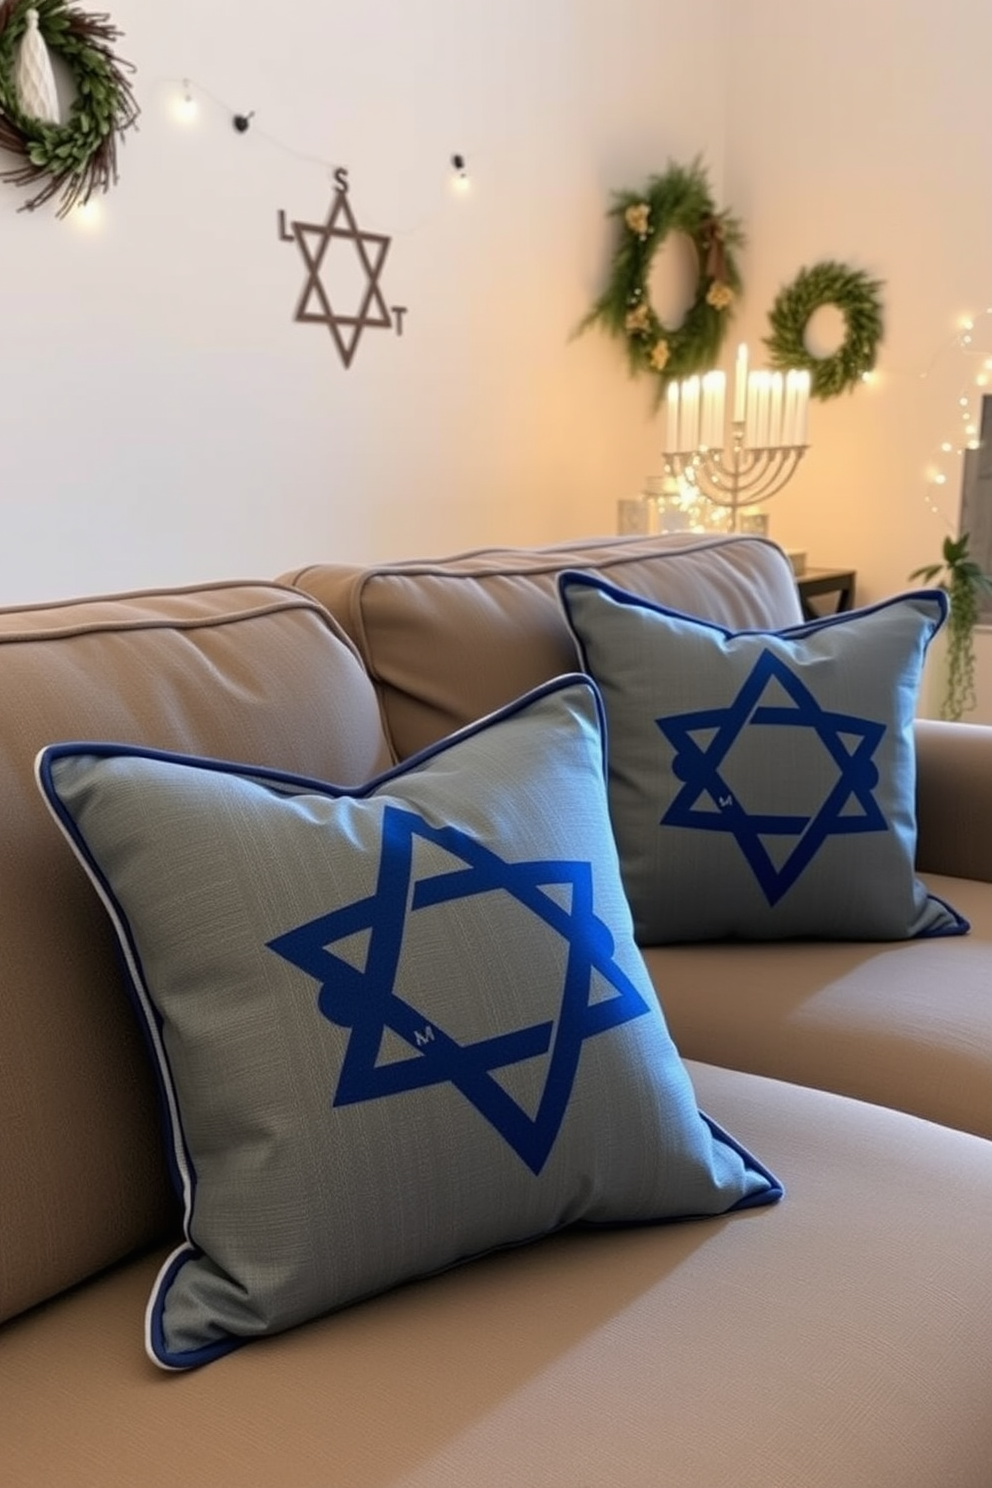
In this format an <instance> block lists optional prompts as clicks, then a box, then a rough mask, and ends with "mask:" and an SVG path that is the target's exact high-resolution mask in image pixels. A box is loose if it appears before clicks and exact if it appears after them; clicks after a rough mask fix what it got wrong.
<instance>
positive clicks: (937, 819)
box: [915, 718, 992, 883]
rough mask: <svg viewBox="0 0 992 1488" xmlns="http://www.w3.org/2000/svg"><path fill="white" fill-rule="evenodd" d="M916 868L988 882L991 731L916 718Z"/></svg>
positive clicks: (991, 860) (991, 870)
mask: <svg viewBox="0 0 992 1488" xmlns="http://www.w3.org/2000/svg"><path fill="white" fill-rule="evenodd" d="M915 732H916V772H917V773H916V810H917V826H918V838H917V851H916V865H917V868H918V869H919V870H920V872H922V873H946V874H949V875H951V876H952V877H954V878H974V879H980V880H982V881H984V882H985V883H992V727H988V726H986V725H985V724H977V723H942V722H939V721H937V720H936V719H929V718H926V719H924V718H919V719H917V720H916V724H915Z"/></svg>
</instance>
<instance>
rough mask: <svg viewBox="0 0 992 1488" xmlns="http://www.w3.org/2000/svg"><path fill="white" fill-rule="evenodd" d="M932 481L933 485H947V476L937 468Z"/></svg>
mask: <svg viewBox="0 0 992 1488" xmlns="http://www.w3.org/2000/svg"><path fill="white" fill-rule="evenodd" d="M933 483H934V485H935V486H946V485H947V476H946V475H945V474H944V472H943V471H942V470H938V472H937V474H936V475H935V476H934V478H933Z"/></svg>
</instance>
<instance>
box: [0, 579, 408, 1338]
mask: <svg viewBox="0 0 992 1488" xmlns="http://www.w3.org/2000/svg"><path fill="white" fill-rule="evenodd" d="M0 696H2V697H3V708H2V709H0V799H2V801H3V829H2V833H0V1215H2V1242H0V1321H2V1320H3V1319H4V1318H7V1317H10V1316H12V1315H13V1314H14V1313H17V1312H19V1311H22V1310H23V1309H25V1308H27V1307H29V1306H31V1305H32V1304H33V1303H36V1302H38V1301H40V1300H42V1299H44V1298H46V1297H49V1296H52V1295H53V1294H55V1293H56V1292H58V1291H60V1290H61V1289H63V1288H64V1287H67V1286H70V1285H72V1284H73V1283H74V1282H77V1281H79V1280H81V1279H82V1278H83V1277H85V1276H87V1275H89V1274H91V1273H93V1272H95V1271H97V1270H99V1269H101V1268H102V1267H104V1266H106V1265H108V1264H110V1263H111V1262H113V1261H115V1260H117V1259H118V1258H119V1257H121V1256H123V1255H125V1254H127V1253H128V1252H130V1251H131V1250H133V1249H134V1248H136V1247H137V1246H139V1245H142V1244H144V1243H146V1242H148V1241H150V1240H152V1239H153V1238H155V1237H156V1236H158V1235H160V1234H161V1233H162V1231H163V1229H164V1228H165V1227H166V1225H167V1224H168V1223H169V1222H170V1220H175V1218H176V1215H177V1213H178V1210H177V1209H176V1208H174V1205H173V1199H172V1190H171V1184H170V1182H169V1179H168V1177H167V1175H166V1168H165V1163H164V1160H163V1157H162V1151H163V1147H162V1139H161V1135H160V1131H159V1116H158V1109H157V1100H156V1096H155V1089H154V1079H153V1075H152V1066H151V1063H150V1061H149V1060H148V1059H147V1057H146V1054H145V1050H144V1047H143V1045H142V1040H141V1035H140V1034H139V1033H138V1031H137V1023H136V1021H135V1019H134V1016H133V1013H132V1011H131V1008H130V1005H129V1002H128V998H127V996H126V994H125V990H124V980H123V977H122V975H121V973H120V971H119V967H118V961H117V953H116V950H115V944H114V937H113V933H112V930H111V928H110V923H109V920H108V919H107V916H106V914H105V912H104V910H103V907H102V905H101V903H100V900H99V898H98V897H97V895H96V894H95V893H94V891H93V889H92V887H91V885H90V883H89V881H88V880H87V878H86V875H85V874H84V872H83V870H82V868H81V867H80V866H79V864H77V863H76V862H75V861H74V859H73V857H72V854H71V852H69V850H68V849H67V846H66V843H65V841H64V839H63V837H62V835H61V833H60V832H59V830H58V828H57V827H56V826H55V823H54V822H53V821H52V819H51V817H50V815H49V813H48V811H47V810H46V808H45V806H44V803H43V802H42V800H41V797H40V795H39V793H38V790H37V787H36V785H35V781H34V762H35V757H36V755H37V753H38V751H39V750H40V749H41V748H42V747H43V746H45V745H47V744H51V743H54V742H57V741H65V740H71V739H108V740H111V739H112V740H118V741H121V742H130V743H135V744H144V745H149V746H152V747H155V748H162V749H171V750H182V751H188V752H199V753H201V754H205V755H213V756H219V757H221V758H226V759H236V760H241V761H245V762H251V763H257V764H260V765H267V766H274V767H278V768H282V769H286V770H290V771H298V772H301V773H306V774H310V775H315V776H318V777H320V778H324V779H328V780H333V781H335V782H338V783H340V784H358V783H360V782H361V781H363V780H365V779H367V778H368V777H369V776H371V775H373V774H375V773H376V772H377V771H378V770H380V769H381V768H382V767H383V766H384V764H386V762H387V759H388V749H387V746H386V743H385V740H384V737H383V735H382V732H381V729H380V726H379V717H378V705H377V702H376V698H375V694H374V692H373V689H372V687H371V685H370V683H369V681H368V678H367V676H366V674H365V671H364V669H363V668H362V666H361V663H360V661H359V660H358V658H357V657H356V655H355V653H354V650H353V648H352V647H351V645H350V643H348V642H347V641H346V639H345V638H344V637H343V636H341V634H340V633H339V631H338V630H337V627H336V626H335V625H334V624H333V622H332V621H331V620H330V619H329V617H328V616H327V615H326V614H325V613H324V612H323V611H322V610H321V608H320V607H319V606H318V605H316V604H315V603H314V602H313V601H312V600H310V599H309V598H307V597H306V596H305V595H303V594H301V593H299V592H294V591H292V590H287V589H284V588H281V587H279V586H277V585H274V584H235V583H231V584H222V585H215V586H211V587H199V586H198V587H193V588H185V589H178V590H171V591H168V592H164V593H140V594H129V595H118V596H114V597H109V598H104V599H91V600H84V601H72V602H67V603H64V604H59V605H54V606H48V607H30V608H24V609H16V610H14V609H8V610H0Z"/></svg>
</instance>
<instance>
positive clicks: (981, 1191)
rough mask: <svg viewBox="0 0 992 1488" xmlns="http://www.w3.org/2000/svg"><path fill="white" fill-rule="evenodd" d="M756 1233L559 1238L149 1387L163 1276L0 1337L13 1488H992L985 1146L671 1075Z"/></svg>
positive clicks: (729, 1225)
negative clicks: (705, 1123)
mask: <svg viewBox="0 0 992 1488" xmlns="http://www.w3.org/2000/svg"><path fill="white" fill-rule="evenodd" d="M689 1069H690V1074H691V1075H692V1078H693V1081H694V1084H695V1088H696V1094H697V1097H698V1099H699V1101H700V1103H701V1104H702V1105H703V1107H704V1109H706V1110H708V1111H709V1112H710V1113H711V1114H712V1116H713V1117H714V1119H716V1120H719V1121H720V1122H721V1123H725V1124H726V1125H727V1126H728V1127H729V1128H730V1129H731V1130H733V1131H735V1132H737V1133H739V1135H740V1136H741V1138H742V1140H744V1141H746V1142H748V1144H749V1145H752V1146H753V1147H754V1148H755V1150H757V1151H760V1152H762V1153H763V1154H765V1155H766V1156H767V1157H768V1160H769V1161H770V1162H772V1163H774V1164H775V1168H776V1170H777V1171H778V1172H780V1173H782V1174H783V1175H785V1177H786V1179H787V1183H788V1195H787V1197H786V1199H785V1200H784V1201H783V1202H782V1203H781V1204H780V1205H778V1206H777V1207H775V1208H773V1209H758V1210H752V1211H750V1212H749V1213H747V1214H744V1215H735V1216H733V1217H731V1218H728V1219H725V1220H715V1221H710V1220H707V1221H705V1222H700V1223H689V1224H677V1225H667V1226H662V1227H657V1226H651V1227H648V1228H643V1229H632V1230H622V1231H617V1232H613V1233H612V1234H604V1233H600V1232H596V1233H595V1234H586V1235H580V1234H571V1235H567V1236H562V1237H557V1238H554V1239H550V1240H542V1241H540V1242H539V1243H537V1244H536V1245H533V1246H529V1247H526V1248H524V1249H518V1250H514V1251H510V1252H506V1253H504V1254H502V1255H499V1256H494V1257H491V1258H488V1259H486V1260H483V1261H479V1262H477V1263H474V1264H473V1265H471V1266H466V1267H462V1268H461V1269H459V1270H457V1271H453V1272H448V1273H447V1274H445V1275H444V1276H440V1277H437V1278H435V1279H433V1280H430V1281H425V1282H418V1283H417V1284H416V1285H414V1286H409V1287H405V1288H403V1289H401V1290H400V1291H397V1292H393V1293H391V1294H390V1295H388V1296H384V1297H380V1298H378V1299H375V1300H373V1301H370V1302H366V1303H363V1304H362V1305H361V1306H358V1307H354V1308H351V1309H349V1310H348V1311H347V1312H344V1313H338V1314H336V1315H334V1316H333V1317H329V1318H325V1319H323V1320H321V1321H319V1322H316V1323H311V1324H307V1325H306V1326H305V1327H302V1328H299V1329H297V1330H295V1331H294V1332H291V1333H286V1334H283V1335H281V1336H280V1337H278V1338H273V1339H269V1340H265V1341H263V1342H260V1343H257V1344H255V1345H254V1346H253V1347H252V1348H249V1349H242V1350H241V1351H240V1352H238V1353H237V1354H232V1355H231V1356H229V1357H228V1358H226V1359H223V1360H221V1361H220V1362H219V1363H217V1364H215V1365H212V1366H211V1367H210V1368H209V1369H206V1370H202V1371H199V1372H198V1373H197V1374H195V1375H192V1376H190V1375H186V1376H172V1377H165V1376H162V1375H161V1374H160V1373H159V1372H158V1371H157V1370H155V1368H154V1366H153V1365H152V1364H150V1363H149V1362H148V1360H147V1359H146V1358H145V1356H144V1353H143V1351H142V1340H141V1313H142V1308H143V1305H144V1299H145V1297H146V1295H147V1292H148V1288H149V1286H150V1284H151V1280H152V1277H153V1275H154V1272H155V1265H156V1263H157V1261H158V1259H159V1257H158V1256H157V1255H156V1256H155V1257H152V1258H149V1259H148V1260H146V1261H143V1262H137V1263H132V1264H131V1265H129V1266H127V1267H126V1268H124V1269H123V1270H122V1271H120V1272H118V1273H116V1274H114V1275H111V1276H109V1277H107V1278H104V1279H101V1280H98V1281H96V1282H93V1283H91V1284H89V1285H87V1286H86V1287H84V1288H83V1289H81V1290H80V1291H79V1292H77V1293H75V1294H73V1295H70V1296H68V1297H66V1298H64V1299H60V1300H59V1301H58V1302H57V1303H56V1304H54V1305H53V1306H51V1307H48V1308H45V1309H42V1310H41V1311H40V1312H39V1313H37V1314H36V1315H30V1316H26V1317H23V1318H19V1319H16V1320H15V1321H14V1322H12V1323H11V1324H9V1325H8V1327H7V1328H6V1329H5V1330H3V1331H0V1401H2V1402H3V1407H2V1410H3V1470H2V1476H3V1478H4V1481H5V1482H6V1481H9V1482H10V1483H11V1484H16V1485H17V1488H52V1485H55V1484H58V1485H66V1488H68V1485H70V1484H71V1485H72V1488H135V1485H137V1484H140V1485H141V1488H173V1485H174V1484H175V1483H176V1482H177V1481H179V1482H183V1481H185V1482H196V1483H209V1484H212V1485H216V1488H282V1485H284V1484H285V1485H290V1484H291V1485H292V1488H330V1485H334V1488H336V1485H338V1484H340V1485H342V1488H401V1485H402V1488H506V1485H507V1484H514V1485H518V1484H519V1485H520V1488H577V1485H582V1488H660V1485H668V1484H672V1485H676V1484H677V1485H678V1488H715V1485H718V1484H728V1485H730V1484H732V1485H733V1488H951V1485H953V1488H988V1482H989V1463H990V1462H992V1412H990V1411H989V1408H988V1388H989V1386H988V1381H989V1377H990V1373H992V1289H990V1288H989V1286H988V1284H987V1281H985V1282H982V1281H981V1278H987V1275H988V1235H989V1233H990V1230H992V1145H990V1144H988V1143H986V1142H982V1141H980V1140H979V1139H977V1138H974V1137H967V1136H963V1135H962V1134H960V1133H957V1132H951V1131H947V1130H944V1129H943V1128H940V1127H936V1126H932V1125H930V1124H928V1123H925V1122H920V1121H916V1120H914V1119H913V1118H912V1117H908V1116H904V1115H900V1114H899V1113H896V1112H891V1111H886V1110H881V1109H878V1108H876V1107H872V1106H868V1105H863V1104H861V1103H860V1102H857V1101H848V1100H843V1099H840V1098H838V1097H835V1096H830V1095H824V1094H822V1093H820V1092H818V1091H813V1090H799V1089H796V1088H793V1087H790V1086H788V1085H781V1084H778V1083H777V1082H775V1081H769V1080H763V1079H760V1078H758V1077H756V1076H751V1075H742V1074H737V1073H735V1072H733V1071H729V1070H718V1069H714V1068H712V1067H706V1066H701V1065H690V1066H689Z"/></svg>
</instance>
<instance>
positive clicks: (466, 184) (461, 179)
mask: <svg viewBox="0 0 992 1488" xmlns="http://www.w3.org/2000/svg"><path fill="white" fill-rule="evenodd" d="M451 168H452V170H453V171H454V173H455V175H454V179H453V181H452V185H453V186H454V188H455V190H456V191H459V192H462V191H468V190H470V189H471V185H472V182H471V180H470V178H469V173H468V166H467V165H466V164H465V156H464V155H461V154H459V153H457V152H456V153H455V154H454V155H452V157H451Z"/></svg>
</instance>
